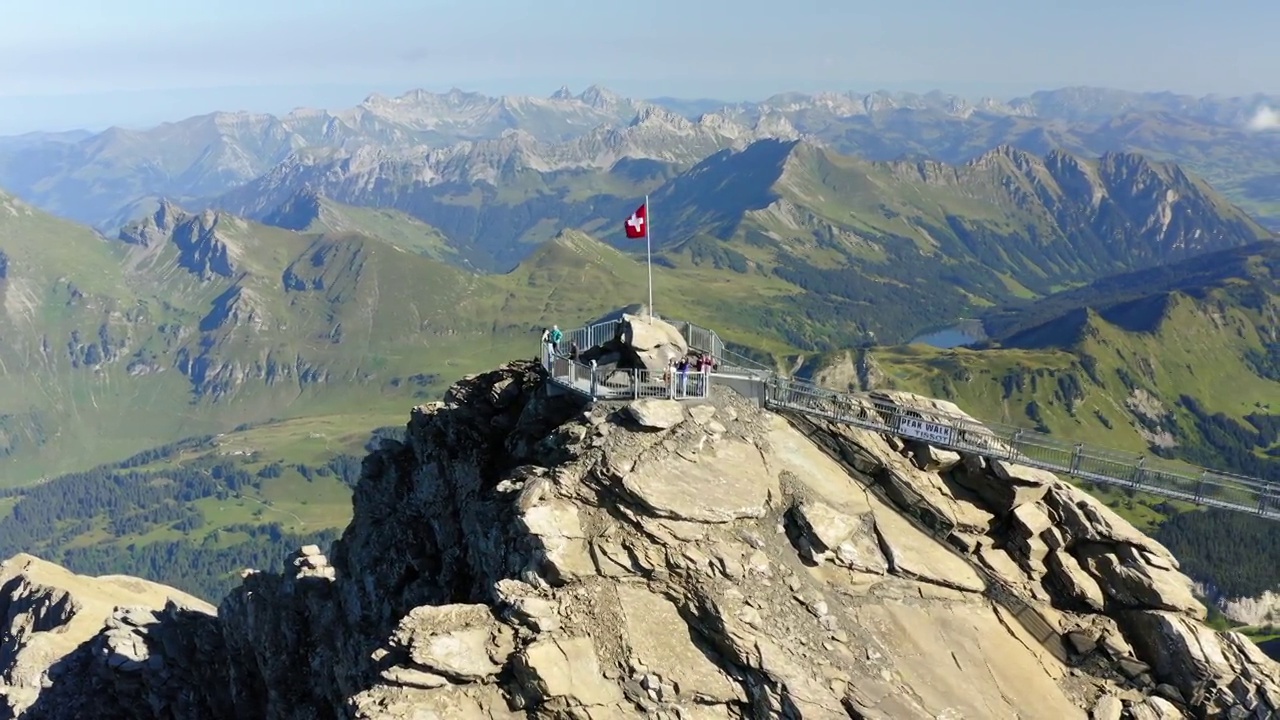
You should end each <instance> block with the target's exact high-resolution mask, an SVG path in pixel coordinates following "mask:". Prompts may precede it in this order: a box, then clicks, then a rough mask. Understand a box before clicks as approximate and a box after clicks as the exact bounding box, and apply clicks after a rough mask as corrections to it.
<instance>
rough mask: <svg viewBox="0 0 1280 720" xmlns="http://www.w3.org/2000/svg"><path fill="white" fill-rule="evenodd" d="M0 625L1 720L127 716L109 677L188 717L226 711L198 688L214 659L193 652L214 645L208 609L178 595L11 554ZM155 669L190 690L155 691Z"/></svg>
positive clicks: (2, 571)
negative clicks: (185, 693)
mask: <svg viewBox="0 0 1280 720" xmlns="http://www.w3.org/2000/svg"><path fill="white" fill-rule="evenodd" d="M161 619H164V621H165V623H164V628H163V629H161V628H159V627H156V626H158V625H159V624H160V623H161ZM0 622H2V623H3V640H0V697H2V698H3V703H2V704H0V717H19V716H21V717H32V718H37V717H47V718H75V717H85V718H90V717H130V715H129V710H128V704H129V700H128V699H123V700H122V697H121V695H119V694H117V693H115V692H114V688H115V685H116V682H117V681H119V682H121V683H128V684H130V685H133V686H135V687H139V688H148V690H146V691H144V692H143V694H147V693H148V692H154V693H155V694H156V696H158V697H161V698H164V699H166V700H167V701H168V703H169V704H170V707H172V708H173V709H174V710H175V711H179V712H190V713H192V714H193V715H194V716H196V717H211V716H212V713H214V712H215V711H216V710H218V709H219V708H220V707H226V706H225V705H219V704H218V703H217V702H216V701H215V702H210V701H209V700H208V698H207V697H206V696H205V695H204V693H201V692H199V690H198V682H199V678H200V677H201V676H203V675H204V670H205V669H207V667H215V666H217V665H218V658H217V656H216V654H215V655H213V656H211V657H210V658H209V659H208V660H207V661H199V660H197V658H198V657H199V653H198V652H196V649H197V646H204V647H205V648H207V649H210V650H213V649H214V648H216V646H217V641H218V638H217V633H216V627H215V622H216V618H215V609H214V607H213V606H212V605H209V604H208V603H206V602H204V601H203V600H200V599H198V598H195V597H192V596H190V595H187V594H186V593H183V592H181V591H178V590H174V589H173V588H170V587H167V586H164V585H159V584H156V583H153V582H148V581H146V580H141V579H139V578H133V577H125V576H118V575H109V576H103V577H96V578H95V577H86V576H83V575H76V574H75V573H72V572H69V571H67V570H65V569H63V568H61V567H59V566H57V565H54V564H52V563H48V562H45V561H43V560H40V559H38V558H35V557H32V556H30V555H16V556H14V557H12V558H9V559H8V560H6V561H4V563H3V564H0ZM153 629H154V632H153V631H152V630H153ZM175 631H180V633H177V632H175ZM179 634H181V635H182V637H179V636H178V635H179ZM166 642H167V643H168V644H169V646H170V647H171V648H172V649H173V650H175V651H176V652H174V653H173V658H172V659H170V658H168V657H167V656H168V655H169V652H168V650H169V647H162V646H161V645H162V644H163V643H166ZM192 661H195V662H194V665H195V666H197V667H193V662H192ZM161 674H163V675H165V676H166V677H168V678H173V679H177V680H179V683H178V684H179V685H180V684H181V681H182V680H186V681H188V682H189V683H190V685H189V688H190V689H191V690H195V691H196V692H192V693H191V694H190V695H188V696H187V697H182V692H181V690H182V688H180V687H172V688H169V689H166V688H164V687H162V685H163V680H162V679H161V677H160V676H161ZM104 677H105V678H106V681H105V682H104V681H103V680H102V678H104ZM228 709H229V708H228Z"/></svg>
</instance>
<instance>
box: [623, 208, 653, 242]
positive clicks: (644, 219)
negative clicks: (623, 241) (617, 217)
mask: <svg viewBox="0 0 1280 720" xmlns="http://www.w3.org/2000/svg"><path fill="white" fill-rule="evenodd" d="M648 205H649V203H647V202H646V203H645V204H644V205H641V206H640V207H638V208H636V211H635V212H633V213H631V217H629V218H627V222H626V225H624V226H623V227H624V228H625V229H626V231H627V237H628V238H629V239H631V240H638V239H640V238H644V237H648V236H649V218H648V215H649V213H648V210H649V208H648Z"/></svg>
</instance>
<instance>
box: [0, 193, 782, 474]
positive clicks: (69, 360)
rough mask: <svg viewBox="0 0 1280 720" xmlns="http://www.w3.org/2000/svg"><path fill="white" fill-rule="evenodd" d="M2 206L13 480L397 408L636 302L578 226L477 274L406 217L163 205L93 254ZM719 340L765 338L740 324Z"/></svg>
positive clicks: (729, 290)
mask: <svg viewBox="0 0 1280 720" xmlns="http://www.w3.org/2000/svg"><path fill="white" fill-rule="evenodd" d="M4 202H5V205H3V206H2V207H3V208H5V210H4V212H3V213H2V214H0V252H2V253H3V255H0V260H2V262H0V268H2V269H3V271H2V273H0V275H2V276H3V277H2V278H0V291H3V293H4V300H5V302H4V308H5V312H4V314H3V316H0V331H2V333H3V337H4V338H5V342H4V343H3V344H2V345H0V367H3V369H4V372H3V375H2V376H0V398H3V403H4V404H3V406H2V407H0V480H2V481H3V484H7V485H13V484H18V483H22V482H26V481H29V480H33V479H36V478H39V477H49V476H52V475H56V474H58V473H61V472H65V471H72V470H80V469H83V468H86V467H88V466H90V465H93V464H95V463H99V462H107V461H112V460H116V459H119V458H121V457H124V456H126V455H128V454H130V453H134V452H138V451H140V450H143V449H145V448H148V447H154V446H157V445H161V444H164V443H167V442H170V441H173V440H176V439H178V438H181V437H187V436H195V435H205V434H210V433H216V432H222V431H225V430H228V429H230V428H231V427H233V426H236V425H240V424H242V423H256V422H262V421H265V420H268V419H271V418H297V417H304V416H308V415H316V414H348V413H351V412H357V413H369V412H379V411H383V410H387V411H392V412H403V409H404V407H405V406H406V405H407V404H411V403H413V402H419V401H421V399H423V398H426V397H432V396H434V394H435V393H436V392H438V391H439V390H440V389H441V388H442V387H443V386H444V384H445V383H447V382H449V381H451V380H453V379H456V378H458V377H460V376H462V375H464V374H467V373H469V372H474V371H477V370H480V369H482V368H484V367H488V366H490V365H492V364H493V363H494V362H495V361H501V360H507V359H511V358H515V357H520V356H525V355H529V354H532V353H534V352H536V350H535V344H536V337H537V332H538V330H539V328H540V327H542V326H545V325H549V324H551V323H560V324H561V325H562V326H565V327H569V326H572V325H574V324H576V323H582V322H585V321H587V320H589V319H590V318H592V317H595V316H598V315H599V314H601V313H603V312H605V311H608V310H611V309H613V308H616V307H617V306H618V305H619V304H626V303H631V302H638V301H643V299H644V298H645V297H646V287H645V285H646V280H647V276H646V272H645V267H644V265H643V264H641V263H638V262H637V261H636V260H635V259H634V257H632V256H629V255H627V254H625V253H623V252H621V251H619V250H617V249H615V248H612V247H610V246H608V245H606V244H604V243H601V242H599V241H597V240H594V239H592V238H590V237H588V236H586V235H583V234H582V233H578V232H574V231H566V232H561V233H559V234H558V235H556V236H555V237H554V238H552V239H551V240H549V241H547V242H545V243H543V244H542V245H540V246H538V248H537V249H536V250H535V252H534V254H533V255H531V256H529V257H528V258H526V260H525V262H524V263H522V264H521V265H520V266H518V267H516V268H515V269H514V270H512V271H511V272H509V273H507V274H504V275H482V274H477V273H474V272H470V271H467V270H465V269H462V268H459V267H456V266H454V265H452V264H447V263H445V262H441V261H439V260H436V259H433V258H432V257H429V255H430V254H432V253H433V252H435V253H437V254H447V246H442V245H440V244H437V243H436V242H435V241H436V240H437V239H438V235H435V234H433V233H431V231H430V228H428V227H427V226H424V225H422V223H421V222H419V221H414V220H412V219H410V218H407V217H404V216H400V215H397V214H395V213H388V212H381V211H373V210H367V209H361V208H344V207H342V206H339V205H336V204H334V203H330V202H328V201H325V202H324V214H323V215H322V216H321V220H322V221H323V222H325V223H329V224H328V227H333V228H338V227H341V228H353V229H359V230H360V231H361V233H356V232H351V231H349V230H348V231H344V232H320V233H317V232H294V231H290V230H285V229H282V228H276V227H270V226H265V225H260V224H256V223H253V222H250V221H246V220H243V219H241V218H237V217H234V216H230V215H226V214H221V213H214V212H204V213H198V214H193V213H188V212H185V211H183V210H181V209H180V208H177V207H175V206H173V205H172V204H169V203H162V204H161V205H160V206H159V208H158V209H157V211H156V212H155V213H154V214H153V215H151V216H150V217H148V218H146V219H145V220H143V221H141V222H139V223H136V224H134V225H132V226H130V227H128V228H126V229H125V230H124V231H122V232H121V234H120V237H119V238H118V239H116V240H106V239H104V238H101V237H99V236H97V235H96V234H94V233H93V232H91V231H89V230H87V229H85V228H82V227H80V226H77V225H74V224H72V223H68V222H65V221H61V220H57V219H54V218H52V217H50V216H48V215H45V214H43V213H40V212H39V211H35V210H33V209H31V208H30V207H28V206H26V205H25V204H22V203H20V202H18V201H16V200H12V199H8V198H6V199H5V201H4ZM319 228H320V224H318V223H308V225H307V228H306V229H307V230H317V229H319ZM364 232H383V233H385V234H386V235H388V236H390V240H389V241H383V240H381V239H377V240H375V239H372V238H371V237H369V236H368V235H367V234H362V233H364ZM655 287H656V289H657V290H658V292H659V297H660V298H661V299H662V301H663V302H664V303H665V302H666V299H667V298H671V299H672V301H673V302H672V305H671V307H670V312H677V311H681V312H683V311H684V310H685V309H686V308H687V307H696V308H697V311H696V312H694V313H692V317H693V319H695V320H697V321H701V322H705V323H707V324H715V320H716V319H717V318H719V317H724V316H729V315H730V314H731V313H732V312H733V311H734V310H735V309H738V308H741V307H743V306H744V304H745V305H746V306H748V307H757V308H760V307H764V306H766V305H768V304H769V303H771V302H772V300H773V299H775V298H777V297H779V296H785V295H787V294H789V293H794V292H796V289H795V288H794V287H790V286H788V285H786V284H785V283H783V282H782V281H780V280H776V279H769V278H762V279H761V280H760V281H759V282H756V283H751V284H742V283H738V282H735V279H734V278H732V277H727V276H725V275H724V274H723V273H716V272H714V271H707V270H703V269H699V268H693V269H689V270H685V271H675V270H671V269H668V268H658V272H657V277H655ZM686 299H687V300H686ZM676 302H679V303H680V305H679V306H677V305H676ZM727 332H728V333H729V336H730V337H733V338H735V339H738V340H741V341H743V342H747V341H750V342H754V343H760V344H764V345H766V346H768V345H769V343H770V342H774V343H776V342H777V339H776V338H769V337H762V336H761V335H760V334H759V333H758V331H757V330H756V329H755V328H754V327H753V325H752V322H751V318H750V316H749V315H748V316H742V317H740V318H739V319H738V320H737V321H736V322H734V323H729V324H728V327H727Z"/></svg>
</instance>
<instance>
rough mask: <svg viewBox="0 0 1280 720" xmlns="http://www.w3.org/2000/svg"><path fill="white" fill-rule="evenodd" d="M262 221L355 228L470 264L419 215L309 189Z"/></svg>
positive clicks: (310, 229)
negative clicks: (336, 199) (345, 200)
mask: <svg viewBox="0 0 1280 720" xmlns="http://www.w3.org/2000/svg"><path fill="white" fill-rule="evenodd" d="M263 222H264V223H266V224H267V225H272V226H275V227H281V228H285V229H287V230H296V231H298V232H302V233H344V232H354V233H358V234H361V235H366V236H368V237H373V238H377V239H378V240H381V241H382V242H385V243H388V244H390V245H391V246H393V247H395V248H398V249H401V250H408V251H410V252H416V253H418V254H420V255H425V256H427V257H429V258H432V259H434V260H439V261H441V262H445V263H450V264H454V265H461V266H463V267H468V266H469V265H470V263H468V262H467V261H466V260H465V259H463V258H462V257H460V256H459V253H458V250H457V249H456V248H454V247H453V246H452V245H451V244H450V242H449V239H448V238H446V237H445V236H444V234H443V233H441V232H440V231H439V230H437V229H436V228H434V227H432V226H430V225H428V224H426V223H424V222H422V221H421V220H418V219H417V218H414V217H412V216H410V215H407V214H405V213H403V212H400V211H398V210H388V209H383V208H366V207H356V206H354V205H344V204H342V203H338V202H334V201H333V200H330V199H329V198H326V197H324V196H322V195H317V194H316V193H314V192H311V191H310V190H304V191H302V192H300V193H298V194H297V195H295V196H293V197H292V198H290V199H289V200H288V201H286V202H285V204H284V205H281V206H280V207H278V208H276V209H275V210H274V211H273V212H272V213H271V214H270V215H268V216H267V217H266V218H264V219H263Z"/></svg>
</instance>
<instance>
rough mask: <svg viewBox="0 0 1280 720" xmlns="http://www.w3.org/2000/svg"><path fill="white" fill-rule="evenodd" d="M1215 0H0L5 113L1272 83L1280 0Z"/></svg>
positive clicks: (0, 100)
mask: <svg viewBox="0 0 1280 720" xmlns="http://www.w3.org/2000/svg"><path fill="white" fill-rule="evenodd" d="M1229 5H1230V11H1229V12H1228V11H1226V10H1225V8H1224V6H1221V5H1216V6H1215V5H1209V4H1205V5H1203V6H1195V5H1179V4H1170V3H1165V2H1156V0H1131V1H1130V2H1128V3H1124V4H1115V3H1104V2H1102V0H1074V2H1070V3H1066V2H1062V3H1058V2H1053V1H1052V0H1050V1H1049V2H1045V3H1039V4H1021V3H1014V2H1012V1H1011V0H974V1H973V2H970V3H965V4H957V3H953V2H949V1H948V0H916V2H913V3H910V4H898V3H890V2H887V1H886V0H846V2H844V3H838V4H831V3H819V2H815V1H814V0H799V1H798V2H792V3H789V4H788V5H787V6H786V10H785V12H779V11H778V10H777V9H776V8H775V7H774V6H772V5H766V4H764V3H763V2H760V1H759V0H736V1H735V2H733V3H730V2H727V0H703V2H700V3H692V4H691V3H687V2H682V1H678V0H650V1H649V2H648V3H646V4H645V5H643V6H640V7H635V6H627V5H614V4H586V3H582V2H570V0H546V1H545V2H543V3H539V4H536V5H531V4H527V3H521V2H515V1H514V0H472V2H469V3H461V2H457V1H456V0H423V2H421V3H417V4H414V5H405V4H404V3H401V2H399V1H398V0H368V2H366V3H363V4H360V5H353V4H350V3H344V2H340V0H313V2H311V3H308V4H307V6H306V9H305V12H300V11H299V10H298V6H297V5H296V4H293V3H286V2H282V1H281V0H224V2H221V3H215V4H207V5H206V4H189V5H185V4H184V5H182V6H180V7H175V6H174V5H173V4H172V3H163V2H160V0H120V2H117V3H110V4H104V3H97V2H90V1H89V0H62V1H61V2H59V3H47V2H44V3H40V2H35V0H13V2H11V3H9V4H8V5H7V6H6V9H5V22H4V23H3V24H0V134H5V135H11V134H17V133H21V132H27V131H31V130H58V129H70V128H87V129H95V128H96V129H100V128H103V127H106V126H108V125H128V126H146V125H152V124H156V123H158V122H162V121H165V120H177V119H181V118H183V117H189V116H191V115H196V114H202V113H206V112H211V111H214V110H249V111H259V112H284V111H287V110H289V109H291V108H292V107H296V106H299V105H311V106H320V107H350V106H352V105H355V104H356V103H358V102H359V101H360V100H361V99H362V98H363V97H364V96H366V95H368V94H369V93H370V92H374V91H382V92H387V93H392V94H399V93H402V92H404V91H406V90H409V89H412V88H419V87H420V88H424V89H431V90H443V89H447V88H449V87H450V86H457V87H460V88H464V89H468V90H475V91H480V92H485V93H487V94H524V95H539V96H545V95H549V94H550V93H552V92H554V91H555V89H556V88H557V87H559V86H560V85H566V84H567V85H569V86H570V87H572V88H574V89H575V90H580V89H581V88H583V87H586V86H587V85H590V84H593V83H594V84H600V85H604V86H606V87H609V88H611V89H614V90H616V91H618V92H621V93H623V94H626V95H628V96H632V97H647V98H651V97H658V96H671V97H680V98H715V99H723V100H730V101H733V100H745V99H762V98H763V97H767V96H768V95H771V94H774V93H777V92H783V91H788V90H795V91H815V90H832V91H845V90H854V91H858V92H869V91H873V90H877V89H887V90H910V91H915V92H920V91H925V90H930V89H938V90H942V91H944V92H950V93H955V94H958V95H963V96H966V97H979V96H983V95H989V96H994V97H1000V98H1008V97H1013V96H1017V95H1025V94H1028V93H1029V92H1031V91H1033V90H1041V89H1053V88H1058V87H1066V86H1094V87H1107V88H1115V89H1122V90H1136V91H1170V92H1176V93H1182V94H1190V95H1197V96H1203V95H1208V94H1219V95H1228V96H1231V95H1235V96H1242V95H1252V94H1254V93H1265V94H1280V73H1276V72H1275V68H1277V67H1280V43H1277V42H1276V40H1275V38H1274V36H1273V32H1272V30H1273V29H1274V28H1275V27H1280V3H1273V2H1265V1H1264V0H1234V1H1233V2H1231V3H1229ZM68 18H76V20H77V21H76V22H74V23H72V22H68ZM584 64H589V66H590V68H591V72H592V76H591V77H584V76H583V74H582V68H583V66H584Z"/></svg>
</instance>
